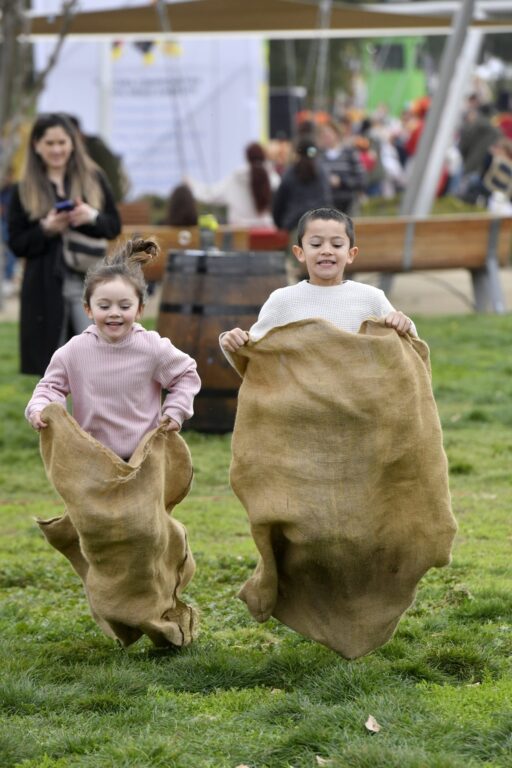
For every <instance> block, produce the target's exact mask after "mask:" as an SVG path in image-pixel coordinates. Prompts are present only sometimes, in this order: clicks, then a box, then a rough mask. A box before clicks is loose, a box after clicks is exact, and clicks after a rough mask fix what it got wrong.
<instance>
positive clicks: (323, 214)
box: [297, 208, 356, 248]
mask: <svg viewBox="0 0 512 768" xmlns="http://www.w3.org/2000/svg"><path fill="white" fill-rule="evenodd" d="M316 219H322V220H323V221H339V222H340V224H344V225H345V232H346V233H347V236H348V239H349V243H350V247H351V248H353V247H354V243H355V241H356V236H355V230H354V222H353V221H352V219H351V218H350V216H347V214H346V213H343V212H342V211H338V209H337V208H314V209H313V210H312V211H306V213H304V214H303V215H302V216H301V217H300V219H299V223H298V224H297V243H298V244H299V245H300V247H301V248H302V238H303V237H304V232H305V231H306V227H307V225H308V224H309V222H310V221H315V220H316Z"/></svg>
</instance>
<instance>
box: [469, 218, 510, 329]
mask: <svg viewBox="0 0 512 768" xmlns="http://www.w3.org/2000/svg"><path fill="white" fill-rule="evenodd" d="M499 232H500V221H499V219H495V220H494V221H492V222H491V225H490V228H489V242H488V245H487V258H486V261H485V266H484V267H482V268H481V269H473V270H471V279H472V281H473V292H474V296H475V308H476V311H477V312H486V311H487V309H488V305H489V304H490V305H491V308H492V311H493V312H496V314H498V315H502V314H504V313H505V312H506V306H505V297H504V295H503V291H502V288H501V279H500V268H499V264H498V238H499Z"/></svg>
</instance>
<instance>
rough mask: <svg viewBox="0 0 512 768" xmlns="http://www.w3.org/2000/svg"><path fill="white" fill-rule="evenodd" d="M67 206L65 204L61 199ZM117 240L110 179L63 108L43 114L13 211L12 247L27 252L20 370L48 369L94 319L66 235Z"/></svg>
mask: <svg viewBox="0 0 512 768" xmlns="http://www.w3.org/2000/svg"><path fill="white" fill-rule="evenodd" d="M59 203H60V204H64V207H65V208H66V210H58V208H57V207H56V206H58V204H59ZM75 230H76V231H77V232H78V233H81V234H82V235H85V236H88V237H89V238H91V239H93V240H96V239H103V238H107V239H112V238H114V237H117V235H118V234H119V233H120V231H121V221H120V218H119V214H118V212H117V209H116V206H115V203H114V199H113V196H112V192H111V191H110V187H109V184H108V182H107V180H106V178H105V176H104V174H103V172H102V171H101V170H100V169H99V168H98V166H97V165H96V164H95V163H94V162H93V161H92V160H91V158H90V157H89V155H88V154H87V152H86V151H85V149H84V146H83V143H82V140H81V138H80V135H79V134H78V133H77V131H76V130H75V128H74V126H73V124H72V123H71V122H70V121H69V119H68V117H67V116H66V115H64V114H62V113H49V114H42V115H39V116H38V117H37V118H36V120H35V122H34V124H33V126H32V131H31V134H30V140H29V146H28V149H27V156H26V162H25V169H24V171H23V174H22V178H21V181H20V183H19V184H16V185H15V186H14V189H13V193H12V199H11V203H10V206H9V212H8V234H9V246H10V248H11V249H12V251H13V253H14V254H15V255H16V256H17V257H18V258H23V259H25V267H24V272H23V282H22V286H21V307H20V312H21V316H20V352H21V372H22V373H28V374H38V375H42V374H43V373H44V371H45V370H46V368H47V366H48V363H49V362H50V358H51V356H52V354H53V352H54V351H55V350H56V349H57V347H59V346H61V345H62V344H64V343H65V342H66V341H67V340H68V339H69V338H70V337H71V336H72V335H73V334H76V333H81V332H82V331H83V330H84V329H85V328H86V327H87V326H88V325H89V324H90V321H89V319H88V317H87V315H86V314H85V312H84V309H83V303H82V290H83V277H84V275H83V273H80V272H76V271H74V270H72V269H71V268H70V267H69V266H67V264H66V263H65V261H64V257H63V236H64V235H65V233H66V232H69V231H75Z"/></svg>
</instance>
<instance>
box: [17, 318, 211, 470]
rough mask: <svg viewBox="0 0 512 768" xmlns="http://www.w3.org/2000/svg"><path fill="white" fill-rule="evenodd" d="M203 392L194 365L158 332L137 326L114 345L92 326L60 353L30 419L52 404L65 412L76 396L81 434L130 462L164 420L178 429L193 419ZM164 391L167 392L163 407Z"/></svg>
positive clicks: (35, 395) (28, 411)
mask: <svg viewBox="0 0 512 768" xmlns="http://www.w3.org/2000/svg"><path fill="white" fill-rule="evenodd" d="M200 387H201V381H200V379H199V376H198V375H197V371H196V363H195V361H194V360H193V359H192V358H191V357H190V356H189V355H186V354H185V353H184V352H180V350H179V349H176V347H174V346H173V345H172V344H171V342H170V341H169V339H165V338H162V337H161V336H159V334H158V333H156V332H155V331H146V330H145V328H143V327H142V326H141V325H139V323H134V325H133V328H132V330H131V332H130V333H129V334H128V336H127V337H126V338H125V339H123V340H122V341H120V342H117V343H115V344H112V343H109V342H107V341H105V340H104V339H103V338H102V337H101V336H100V335H99V333H98V330H97V328H96V326H95V325H90V326H89V328H87V329H86V330H85V331H84V332H83V333H81V334H80V335H79V336H74V337H73V338H72V339H71V340H70V341H68V343H67V344H65V345H64V346H63V347H60V349H58V350H57V351H56V352H55V354H54V355H53V357H52V359H51V361H50V364H49V366H48V368H47V369H46V372H45V375H44V376H43V378H42V379H41V380H40V381H39V383H38V384H37V386H36V388H35V389H34V392H33V395H32V398H31V399H30V402H29V403H28V405H27V408H26V410H25V416H26V417H27V418H28V417H29V416H30V415H31V414H33V413H35V412H37V411H41V410H42V409H43V408H44V407H45V406H46V405H48V403H61V404H62V405H63V406H65V405H66V398H67V396H68V395H71V398H72V402H73V416H74V417H75V419H76V420H77V422H78V423H79V424H80V426H81V427H82V429H84V430H85V431H86V432H89V434H91V435H92V436H93V437H95V438H96V440H99V442H100V443H103V445H106V446H107V447H108V448H111V449H112V450H113V451H114V453H117V454H118V456H122V457H123V458H127V457H129V456H131V454H132V453H133V451H134V450H135V448H136V447H137V445H138V443H139V442H140V440H141V439H142V437H143V436H144V435H145V434H146V432H148V431H149V430H151V429H153V428H154V427H156V426H158V424H159V422H160V419H161V416H162V415H165V416H170V417H171V418H173V419H175V421H177V422H178V423H179V424H182V423H183V421H184V420H185V419H188V418H190V417H191V416H192V414H193V407H192V406H193V401H194V396H195V395H196V394H197V392H198V391H199V389H200ZM162 389H166V390H168V395H167V397H166V398H165V400H164V402H163V405H162V402H161V399H162Z"/></svg>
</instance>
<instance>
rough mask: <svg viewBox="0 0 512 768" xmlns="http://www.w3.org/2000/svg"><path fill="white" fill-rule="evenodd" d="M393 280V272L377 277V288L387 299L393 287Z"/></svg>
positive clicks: (383, 273)
mask: <svg viewBox="0 0 512 768" xmlns="http://www.w3.org/2000/svg"><path fill="white" fill-rule="evenodd" d="M394 279H395V273H394V272H381V273H380V275H379V288H380V289H381V291H384V293H385V294H386V296H387V297H388V298H389V294H390V293H391V289H392V287H393V281H394Z"/></svg>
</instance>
